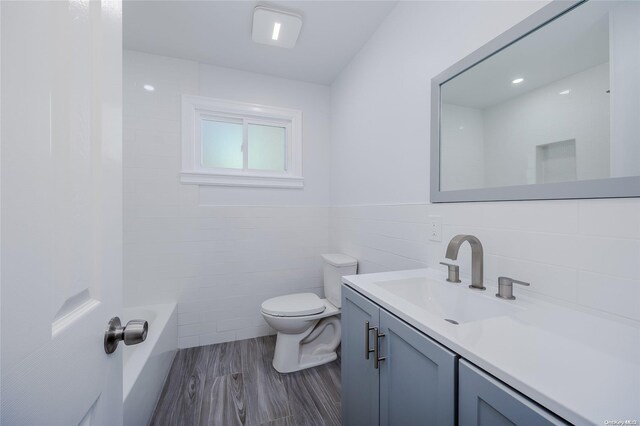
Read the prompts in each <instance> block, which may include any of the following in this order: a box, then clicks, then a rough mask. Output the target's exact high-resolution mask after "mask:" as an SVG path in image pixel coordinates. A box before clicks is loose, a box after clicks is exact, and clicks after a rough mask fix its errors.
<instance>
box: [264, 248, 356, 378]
mask: <svg viewBox="0 0 640 426" xmlns="http://www.w3.org/2000/svg"><path fill="white" fill-rule="evenodd" d="M322 258H323V260H324V267H323V275H324V288H325V295H326V297H327V298H326V299H321V298H320V297H318V296H317V295H316V294H314V293H295V294H289V295H286V296H279V297H274V298H271V299H268V300H265V301H264V302H263V303H262V307H261V312H262V316H263V318H264V320H265V321H266V322H267V324H269V326H271V328H273V329H274V330H276V331H277V332H278V336H277V338H276V348H275V352H274V356H273V367H274V368H275V369H276V370H277V371H279V372H281V373H291V372H294V371H298V370H303V369H305V368H310V367H315V366H317V365H321V364H325V363H328V362H331V361H333V360H335V359H336V358H337V357H338V356H337V354H336V349H337V348H338V345H339V344H340V336H341V325H340V318H339V315H340V307H341V299H340V297H341V287H340V286H341V283H342V276H344V275H352V274H355V273H356V268H357V260H356V259H354V258H352V257H349V256H346V255H343V254H323V255H322Z"/></svg>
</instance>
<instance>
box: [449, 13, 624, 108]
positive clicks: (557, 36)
mask: <svg viewBox="0 0 640 426" xmlns="http://www.w3.org/2000/svg"><path fill="white" fill-rule="evenodd" d="M615 5H616V3H614V2H588V3H586V4H584V5H582V6H580V7H578V8H576V9H575V10H574V11H572V12H571V13H569V14H566V15H564V16H562V17H560V18H558V19H556V20H555V21H552V22H551V23H550V24H548V25H546V26H544V27H542V28H541V29H540V30H538V31H536V32H534V33H532V34H530V35H528V36H527V37H525V38H523V39H521V40H519V41H518V42H517V43H514V44H513V45H511V46H509V47H508V48H506V49H504V50H503V51H501V52H499V53H497V54H496V55H494V56H492V57H490V58H488V59H486V60H484V61H483V62H480V63H479V64H477V65H476V66H474V67H473V68H470V69H469V70H467V71H465V72H464V73H462V74H460V75H458V76H456V77H455V78H453V79H452V80H449V81H448V82H446V83H445V84H444V85H443V86H442V101H443V102H444V103H450V104H455V105H460V106H466V107H471V108H488V107H491V106H493V105H496V104H499V103H502V102H505V101H507V100H509V99H511V98H514V97H516V96H520V95H523V94H525V93H527V92H529V91H531V90H534V89H537V88H539V87H543V86H547V85H549V84H551V83H553V82H555V81H558V80H561V79H562V78H564V77H567V76H569V75H572V74H575V73H577V72H580V71H584V70H586V69H589V68H591V67H594V66H596V65H600V64H602V63H605V62H607V61H608V60H609V15H608V14H609V10H610V9H611V8H612V7H615ZM518 77H521V78H524V82H523V83H521V84H518V85H514V84H512V83H511V81H512V80H514V79H515V78H518ZM567 89H570V88H567Z"/></svg>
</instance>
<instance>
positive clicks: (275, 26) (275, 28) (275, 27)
mask: <svg viewBox="0 0 640 426" xmlns="http://www.w3.org/2000/svg"><path fill="white" fill-rule="evenodd" d="M279 35H280V22H276V23H275V24H273V34H272V35H271V40H276V41H277V40H278V36H279Z"/></svg>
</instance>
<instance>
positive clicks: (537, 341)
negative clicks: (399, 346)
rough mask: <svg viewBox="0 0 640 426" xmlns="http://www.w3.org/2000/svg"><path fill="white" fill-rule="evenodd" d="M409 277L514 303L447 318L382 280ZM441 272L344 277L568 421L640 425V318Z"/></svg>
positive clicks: (439, 340) (387, 308)
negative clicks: (498, 312) (478, 284)
mask: <svg viewBox="0 0 640 426" xmlns="http://www.w3.org/2000/svg"><path fill="white" fill-rule="evenodd" d="M411 278H414V279H415V278H425V279H429V280H430V281H438V282H439V283H441V284H442V285H443V286H451V287H453V288H455V289H456V291H459V292H466V293H464V295H463V296H464V297H465V298H466V299H469V297H468V296H467V295H470V297H477V298H483V297H484V298H492V301H491V303H493V302H494V301H499V302H500V303H505V304H509V305H510V306H511V307H513V308H515V309H510V311H511V312H509V313H508V314H506V315H502V316H496V317H491V318H486V319H479V320H476V321H472V322H465V323H463V322H461V323H460V324H459V325H454V324H450V323H448V322H446V321H444V320H443V318H442V316H441V315H437V314H435V313H434V312H430V311H429V310H428V309H426V308H425V306H424V304H421V302H420V299H419V298H416V300H415V301H413V302H412V301H409V300H407V299H406V298H402V297H400V296H398V295H396V294H394V293H392V292H391V291H388V290H387V289H385V288H384V287H382V286H380V285H379V283H380V282H384V281H395V280H406V279H411ZM444 279H445V274H444V273H443V272H440V271H436V270H432V269H416V270H410V271H394V272H383V273H377V274H364V275H351V276H345V277H343V282H344V283H345V284H347V285H348V286H349V287H351V288H353V289H354V290H356V291H357V292H359V293H361V294H363V295H364V296H366V297H368V298H369V299H371V300H373V301H374V302H376V303H377V304H378V305H380V306H382V307H383V308H385V309H386V310H388V311H390V312H391V313H393V314H395V315H396V316H398V317H400V318H401V319H403V320H404V321H406V322H407V323H409V324H411V325H412V326H414V327H415V328H417V329H419V330H420V331H422V332H424V333H425V334H427V335H428V336H430V337H432V338H433V339H434V340H437V341H438V342H440V343H441V344H442V345H444V346H446V347H448V348H449V349H451V350H452V351H454V352H457V353H458V354H459V355H460V356H462V357H463V358H466V359H468V360H469V361H471V362H472V363H474V364H476V365H477V366H479V367H480V368H482V369H484V370H485V371H487V372H489V373H490V374H492V375H493V376H495V377H497V378H498V379H500V380H502V381H503V382H505V383H507V384H508V385H510V386H511V387H513V388H515V389H517V390H518V391H520V392H521V393H523V394H525V395H527V396H528V397H529V398H531V399H533V400H534V401H536V402H538V403H539V404H540V405H542V406H544V407H546V408H547V409H548V410H550V411H552V412H554V413H555V414H557V415H558V416H560V417H562V418H564V419H565V420H568V421H570V422H572V423H575V424H579V425H581V424H585V423H590V424H597V425H604V424H605V421H620V420H622V421H624V420H635V421H637V423H636V424H640V325H636V324H633V323H631V322H629V323H626V322H622V321H615V320H612V319H609V318H606V317H604V316H600V315H595V314H592V313H590V312H586V311H582V310H577V309H572V308H570V307H566V306H562V305H556V304H554V303H549V302H546V301H544V300H539V299H537V298H532V297H526V296H524V295H523V294H522V293H523V292H518V290H519V289H520V288H519V287H518V286H514V287H515V288H514V294H515V295H516V297H517V299H516V300H513V301H508V300H501V299H497V298H496V297H495V288H488V289H487V290H486V291H477V290H471V289H469V288H468V287H467V286H468V284H469V283H468V282H465V280H464V279H463V282H462V283H461V284H452V283H448V282H446V281H445V280H444ZM377 283H378V284H377ZM485 285H486V284H485ZM451 287H450V288H451ZM447 291H449V289H447ZM461 295H462V293H461ZM472 300H473V299H472ZM486 302H489V301H488V300H486ZM421 305H422V306H421ZM639 309H640V307H639ZM610 424H612V423H610Z"/></svg>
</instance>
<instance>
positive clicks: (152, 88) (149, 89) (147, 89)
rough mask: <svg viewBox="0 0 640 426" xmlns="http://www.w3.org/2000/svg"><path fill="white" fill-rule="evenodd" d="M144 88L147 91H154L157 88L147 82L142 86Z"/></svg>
mask: <svg viewBox="0 0 640 426" xmlns="http://www.w3.org/2000/svg"><path fill="white" fill-rule="evenodd" d="M142 88H143V89H144V90H146V91H147V92H153V91H154V90H156V88H155V87H153V86H152V85H150V84H145V85H144V86H142Z"/></svg>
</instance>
